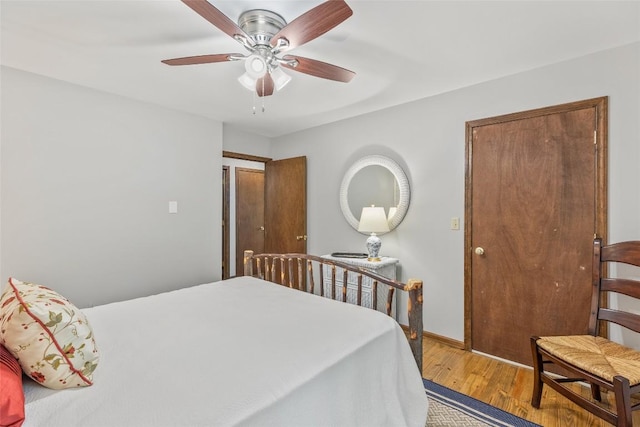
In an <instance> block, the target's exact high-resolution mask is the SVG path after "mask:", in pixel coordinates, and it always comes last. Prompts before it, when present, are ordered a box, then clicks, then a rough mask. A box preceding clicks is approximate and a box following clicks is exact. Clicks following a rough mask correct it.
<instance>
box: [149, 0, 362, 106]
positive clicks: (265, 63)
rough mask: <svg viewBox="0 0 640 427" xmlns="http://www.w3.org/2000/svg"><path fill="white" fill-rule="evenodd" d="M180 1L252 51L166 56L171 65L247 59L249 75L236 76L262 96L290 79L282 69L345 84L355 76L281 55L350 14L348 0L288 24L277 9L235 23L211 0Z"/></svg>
mask: <svg viewBox="0 0 640 427" xmlns="http://www.w3.org/2000/svg"><path fill="white" fill-rule="evenodd" d="M182 2H183V3H185V4H186V5H187V6H189V7H190V8H191V9H193V10H194V11H195V12H196V13H198V14H199V15H200V16H202V17H203V18H204V19H206V20H207V21H209V22H210V23H212V24H213V25H215V26H216V27H218V28H219V29H220V30H222V31H223V32H224V33H226V34H227V35H229V36H231V37H233V38H234V39H235V40H236V41H238V42H239V43H240V44H241V45H242V46H244V47H245V49H247V50H248V51H249V54H248V55H242V54H240V53H221V54H213V55H199V56H187V57H184V58H174V59H165V60H163V61H162V62H163V63H165V64H167V65H192V64H208V63H213V62H226V61H238V60H244V61H245V70H246V73H244V74H243V75H242V76H240V78H239V79H238V80H239V81H240V83H241V84H242V85H243V86H245V87H247V88H248V89H250V90H255V91H256V92H257V94H258V96H270V95H272V94H273V92H274V90H280V89H282V88H283V87H284V85H286V84H287V83H288V82H289V80H291V77H290V76H288V75H287V74H286V73H285V72H284V71H282V68H281V67H284V68H288V69H290V70H294V71H298V72H300V73H305V74H309V75H312V76H315V77H321V78H324V79H329V80H335V81H339V82H345V83H346V82H349V81H351V79H352V78H353V76H355V73H354V72H353V71H349V70H347V69H345V68H341V67H338V66H336V65H332V64H327V63H326V62H322V61H318V60H315V59H309V58H303V57H301V56H294V55H283V56H278V55H279V54H280V53H282V52H286V51H288V50H290V49H293V48H295V47H297V46H300V45H302V44H304V43H307V42H309V41H311V40H313V39H315V38H317V37H319V36H321V35H322V34H324V33H326V32H327V31H329V30H331V29H332V28H334V27H336V26H337V25H339V24H340V23H342V22H343V21H345V20H346V19H347V18H349V17H350V16H351V15H352V14H353V11H352V10H351V8H350V7H349V6H348V5H347V3H345V1H344V0H328V1H325V2H324V3H322V4H320V5H318V6H316V7H314V8H312V9H310V10H308V11H307V12H305V13H303V14H302V15H300V16H299V17H297V18H296V19H294V20H293V21H291V22H290V23H288V24H287V22H286V21H285V20H284V18H282V17H281V16H280V15H278V14H277V13H275V12H271V11H269V10H264V9H252V10H248V11H246V12H243V13H242V14H241V15H240V17H239V19H238V24H237V25H236V23H235V22H233V21H232V20H231V19H230V18H229V17H227V16H226V15H225V14H223V13H222V12H220V11H219V10H218V9H217V8H215V7H214V6H213V5H212V4H211V3H209V2H208V1H207V0H182Z"/></svg>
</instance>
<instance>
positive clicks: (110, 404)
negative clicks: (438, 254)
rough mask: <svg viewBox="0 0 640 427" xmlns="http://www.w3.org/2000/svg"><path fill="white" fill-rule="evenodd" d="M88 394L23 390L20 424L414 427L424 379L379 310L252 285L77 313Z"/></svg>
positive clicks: (226, 284)
mask: <svg viewBox="0 0 640 427" xmlns="http://www.w3.org/2000/svg"><path fill="white" fill-rule="evenodd" d="M84 312H85V313H86V315H87V317H88V319H89V322H90V323H91V325H92V326H93V329H94V333H95V337H96V342H97V344H98V349H99V351H100V354H101V358H100V363H99V365H98V368H97V369H96V371H95V374H94V385H92V386H90V387H84V388H76V389H69V390H61V391H55V390H49V389H45V388H43V387H41V386H39V385H37V384H35V383H34V382H31V381H27V383H26V384H25V394H26V401H27V406H26V423H25V424H24V426H25V427H31V426H47V427H57V426H64V427H71V426H83V427H84V426H86V427H98V426H109V427H115V426H135V427H140V426H154V427H162V426H167V427H173V426H189V427H192V426H193V427H195V426H231V425H247V426H349V427H350V426H358V425H359V426H368V427H369V426H376V425H379V426H405V425H410V426H420V427H423V426H424V425H425V421H426V417H427V398H426V394H425V392H424V388H423V384H422V381H421V375H420V373H419V372H418V369H417V367H416V365H415V362H414V360H413V357H412V354H411V351H410V349H409V345H408V343H407V340H406V338H405V335H404V333H403V332H402V329H401V328H400V327H399V326H398V324H397V323H396V322H395V321H394V320H393V319H391V318H389V317H387V316H386V315H384V314H383V313H380V312H376V311H373V310H370V309H365V308H361V307H357V306H354V305H351V304H344V303H340V302H336V301H331V300H329V299H326V298H320V297H316V296H313V295H308V294H306V293H304V292H300V291H295V290H291V289H287V288H284V287H282V286H279V285H274V284H271V283H269V282H264V281H261V280H258V279H254V278H250V277H239V278H236V279H231V280H227V281H222V282H216V283H211V284H206V285H201V286H195V287H192V288H187V289H182V290H179V291H174V292H169V293H165V294H159V295H155V296H151V297H147V298H140V299H135V300H130V301H124V302H121V303H114V304H107V305H104V306H99V307H94V308H90V309H86V310H84Z"/></svg>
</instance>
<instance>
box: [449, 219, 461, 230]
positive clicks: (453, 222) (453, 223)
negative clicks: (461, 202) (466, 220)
mask: <svg viewBox="0 0 640 427" xmlns="http://www.w3.org/2000/svg"><path fill="white" fill-rule="evenodd" d="M451 229H452V230H460V218H458V217H457V216H454V217H451Z"/></svg>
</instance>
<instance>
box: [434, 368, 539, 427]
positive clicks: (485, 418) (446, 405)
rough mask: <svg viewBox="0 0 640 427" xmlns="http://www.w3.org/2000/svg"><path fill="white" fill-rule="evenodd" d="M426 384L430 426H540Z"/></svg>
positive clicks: (471, 398)
mask: <svg viewBox="0 0 640 427" xmlns="http://www.w3.org/2000/svg"><path fill="white" fill-rule="evenodd" d="M422 382H424V389H425V391H426V392H427V396H428V398H429V416H428V417H427V424H426V426H427V427H436V426H437V427H454V426H455V427H485V426H495V427H507V426H511V427H540V426H539V425H538V424H535V423H532V422H530V421H527V420H525V419H523V418H520V417H518V416H515V415H513V414H510V413H509V412H506V411H503V410H502V409H498V408H496V407H495V406H491V405H488V404H486V403H484V402H481V401H479V400H477V399H474V398H473V397H469V396H466V395H464V394H462V393H458V392H457V391H454V390H451V389H450V388H447V387H444V386H441V385H439V384H436V383H434V382H433V381H430V380H426V379H424V378H423V379H422Z"/></svg>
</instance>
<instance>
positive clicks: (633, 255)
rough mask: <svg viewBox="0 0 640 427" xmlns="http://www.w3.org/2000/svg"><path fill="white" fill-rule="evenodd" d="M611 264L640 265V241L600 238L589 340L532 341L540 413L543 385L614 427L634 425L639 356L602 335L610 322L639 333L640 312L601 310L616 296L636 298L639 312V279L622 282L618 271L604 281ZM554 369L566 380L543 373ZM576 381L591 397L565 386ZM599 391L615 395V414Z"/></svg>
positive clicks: (639, 386)
mask: <svg viewBox="0 0 640 427" xmlns="http://www.w3.org/2000/svg"><path fill="white" fill-rule="evenodd" d="M612 263H618V267H619V266H620V265H619V264H620V263H622V264H630V265H634V266H640V241H628V242H620V243H615V244H611V245H608V246H603V245H602V240H601V239H599V238H597V239H595V240H594V242H593V274H592V289H593V292H592V300H591V315H590V318H589V335H572V336H547V337H537V336H534V337H531V351H532V353H533V373H534V383H533V395H532V397H531V405H532V406H533V407H534V408H540V400H541V397H542V386H543V384H547V385H548V386H550V387H551V388H553V389H554V390H556V391H557V392H558V393H560V394H562V395H563V396H565V397H566V398H568V399H569V400H571V401H573V402H574V403H576V404H578V405H580V406H581V407H582V408H584V409H586V410H587V411H589V412H591V413H593V414H594V415H596V416H598V417H600V418H602V419H604V420H606V421H607V422H609V423H611V424H614V425H616V426H632V425H633V421H632V412H633V411H634V410H636V409H639V408H640V403H636V404H632V401H631V395H632V394H634V393H637V392H640V352H639V351H636V350H633V349H631V348H628V347H625V346H622V345H620V344H618V343H615V342H613V341H610V340H608V339H606V338H603V337H602V336H600V335H601V334H600V332H601V328H605V327H608V325H609V323H608V322H612V323H616V324H618V325H621V326H623V327H625V328H627V329H629V330H632V331H635V332H640V315H639V314H636V313H637V312H638V311H635V312H626V311H623V310H622V309H614V308H608V307H606V306H603V305H602V303H603V302H606V301H608V299H607V296H608V293H613V292H615V293H619V294H624V295H627V296H629V297H632V298H638V299H639V300H638V304H636V305H635V307H640V280H633V279H631V278H621V277H620V271H616V274H615V276H616V277H615V278H612V277H604V276H605V273H606V272H607V271H608V270H607V267H608V266H609V265H610V264H612ZM638 276H640V274H637V275H636V277H638ZM634 302H635V301H634ZM607 305H608V304H607ZM602 330H604V329H602ZM551 364H553V365H557V366H560V367H562V368H563V369H564V370H566V371H568V372H569V374H568V376H561V375H557V374H555V373H550V372H548V371H545V366H546V365H551ZM575 381H582V382H585V383H588V384H590V385H591V398H588V397H583V396H581V395H580V394H578V393H577V392H575V391H573V390H571V389H570V388H568V387H566V386H565V385H563V384H566V383H569V382H575ZM601 389H605V390H608V391H610V392H612V393H613V394H614V396H615V412H614V411H613V410H611V409H607V408H606V407H605V405H602V404H598V403H597V402H600V401H601V395H600V390H601ZM596 401H597V402H596ZM612 409H613V408H612Z"/></svg>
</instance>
